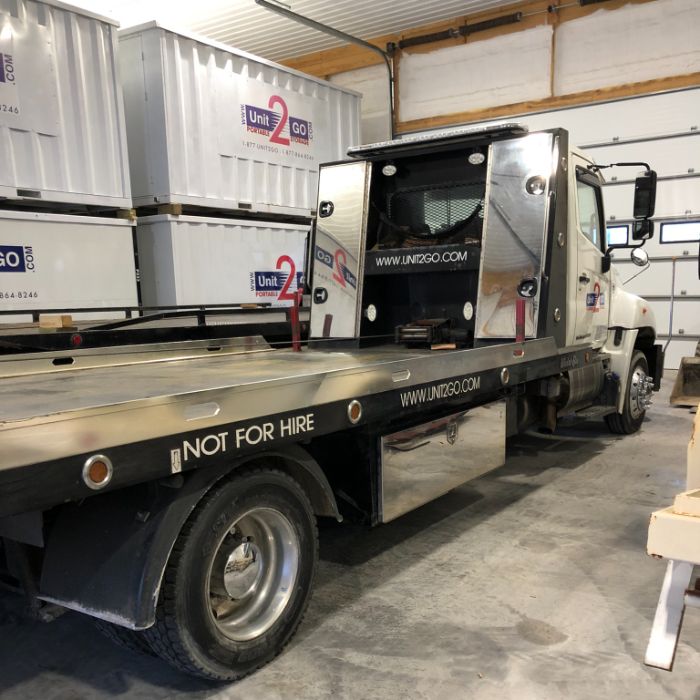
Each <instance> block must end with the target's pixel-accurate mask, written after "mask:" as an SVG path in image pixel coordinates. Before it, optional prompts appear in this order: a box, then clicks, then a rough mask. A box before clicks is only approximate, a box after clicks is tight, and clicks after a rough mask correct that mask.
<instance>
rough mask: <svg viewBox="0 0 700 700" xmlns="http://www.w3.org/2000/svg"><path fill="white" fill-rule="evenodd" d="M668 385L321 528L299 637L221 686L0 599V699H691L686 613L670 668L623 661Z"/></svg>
mask: <svg viewBox="0 0 700 700" xmlns="http://www.w3.org/2000/svg"><path fill="white" fill-rule="evenodd" d="M672 379H673V376H672V375H671V376H669V377H668V378H667V379H666V380H665V384H664V387H663V390H662V394H661V395H660V396H659V397H657V399H656V400H655V404H654V406H653V408H652V409H651V411H650V413H649V419H648V420H647V422H646V423H645V425H644V427H643V430H642V431H641V433H639V434H637V435H634V436H632V437H626V438H617V437H612V436H610V435H609V434H607V432H606V431H605V429H604V427H603V425H602V423H590V424H586V425H582V426H579V427H576V428H575V429H574V428H571V429H568V430H566V431H564V436H563V439H544V438H539V437H531V436H524V437H520V438H518V439H517V440H515V441H514V442H513V443H512V444H511V445H510V446H509V457H508V462H507V465H506V466H505V467H503V468H502V469H499V470H497V471H495V472H492V473H491V474H489V475H487V476H486V477H484V478H482V479H479V480H478V481H475V482H473V483H472V484H470V485H469V486H464V487H462V488H460V489H457V490H456V491H454V492H452V493H450V494H448V495H447V496H445V497H443V498H441V499H440V500H438V501H436V502H434V503H431V504H429V505H427V506H424V507H423V508H420V509H419V510H417V511H415V512H413V513H411V514H409V515H407V516H404V517H403V518H400V519H399V520H397V521H395V522H393V523H391V524H390V525H387V526H383V527H380V528H376V529H374V530H372V531H369V532H368V531H366V530H363V529H361V528H357V527H349V526H332V527H325V528H323V530H322V533H321V542H322V551H321V565H320V571H319V575H318V579H317V585H316V592H315V595H314V597H313V599H312V601H311V606H310V609H309V612H308V614H307V617H306V620H305V621H304V623H303V625H302V627H301V629H300V631H299V633H298V634H297V636H296V637H295V639H294V641H293V642H292V644H291V645H290V647H289V648H288V649H287V650H286V651H285V653H284V654H282V656H280V657H279V658H278V659H277V660H276V661H274V662H273V663H272V664H270V665H269V666H267V667H266V668H264V669H263V670H261V671H259V672H258V673H256V674H255V675H254V676H252V677H250V678H248V679H246V680H244V681H242V682H240V683H238V684H234V685H230V686H218V687H212V686H210V685H207V684H206V683H203V682H199V681H196V680H193V679H190V678H187V677H184V676H182V675H180V674H178V673H177V672H175V671H174V670H171V669H170V667H169V666H167V665H165V664H164V663H162V662H160V661H158V660H156V659H152V658H147V657H140V656H136V655H132V654H130V653H128V652H125V651H121V650H119V649H117V648H115V647H112V645H111V644H110V643H109V642H108V641H107V640H105V639H103V638H102V636H101V635H100V634H99V633H98V632H96V631H95V630H94V629H93V627H92V626H91V624H90V622H89V620H88V619H86V618H83V617H81V616H79V615H77V614H74V613H67V614H65V615H64V616H62V617H61V618H59V619H58V620H56V621H55V622H53V623H51V624H48V625H46V624H41V623H37V622H33V621H30V620H28V619H27V618H26V617H24V616H23V614H22V607H23V605H22V601H21V600H19V599H17V598H15V597H12V596H9V595H7V594H4V593H3V594H0V629H1V632H0V697H2V698H3V700H4V699H8V700H9V699H10V698H13V699H14V698H41V699H42V700H53V699H59V698H60V699H61V700H69V699H71V700H72V699H74V698H89V697H99V698H107V697H118V696H124V697H129V698H198V699H199V698H215V697H216V698H255V699H256V700H262V699H265V698H328V697H331V696H333V697H334V698H353V699H354V698H363V699H364V698H382V699H387V698H441V699H443V698H466V697H470V698H498V699H499V700H501V699H503V698H517V699H518V700H526V699H528V698H537V700H544V699H547V698H557V699H558V698H585V699H586V700H588V699H590V698H626V697H630V698H634V699H635V700H640V699H644V698H660V699H661V698H664V699H666V698H697V697H700V678H699V677H698V674H697V669H698V665H699V663H700V652H699V649H700V611H693V610H691V611H690V612H689V613H688V615H687V616H686V622H685V627H684V630H683V635H682V642H681V644H680V645H679V649H678V654H677V657H676V669H675V670H674V671H673V673H666V672H663V671H658V670H653V669H650V668H647V667H645V666H644V665H642V663H641V659H642V658H643V656H644V649H645V646H646V642H647V636H648V634H649V629H650V625H651V620H652V616H653V612H654V608H655V605H656V601H657V597H658V593H659V589H660V586H661V580H662V577H663V574H664V564H663V563H662V562H660V561H656V560H653V559H651V558H650V557H648V556H646V554H645V542H646V531H647V523H648V519H649V513H650V512H651V511H652V510H653V509H655V508H658V507H660V506H664V505H667V504H668V503H670V502H671V500H672V498H673V495H674V494H675V493H676V492H678V491H680V490H682V489H683V487H684V483H685V481H684V479H685V450H686V446H687V442H688V439H689V436H690V429H691V424H692V414H691V413H690V412H689V411H688V410H687V409H678V408H676V409H671V408H670V407H669V406H668V394H669V389H670V383H671V381H672Z"/></svg>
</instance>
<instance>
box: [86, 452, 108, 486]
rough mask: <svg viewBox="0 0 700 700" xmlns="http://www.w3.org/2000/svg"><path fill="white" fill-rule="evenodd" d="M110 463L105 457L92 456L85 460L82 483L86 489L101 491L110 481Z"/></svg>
mask: <svg viewBox="0 0 700 700" xmlns="http://www.w3.org/2000/svg"><path fill="white" fill-rule="evenodd" d="M113 471H114V469H113V467H112V461H111V460H110V458H109V457H106V456H105V455H93V456H92V457H89V458H88V459H87V460H85V464H84V466H83V481H84V482H85V485H86V486H87V487H88V488H91V489H93V490H95V491H98V490H99V489H103V488H104V487H105V486H107V484H108V483H109V482H110V481H111V480H112V473H113Z"/></svg>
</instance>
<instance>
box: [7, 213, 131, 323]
mask: <svg viewBox="0 0 700 700" xmlns="http://www.w3.org/2000/svg"><path fill="white" fill-rule="evenodd" d="M137 304H138V296H137V291H136V266H135V262H134V240H133V229H132V226H131V224H130V223H129V222H128V221H125V220H123V219H106V218H97V217H92V216H70V215H66V214H43V213H41V214H37V213H33V212H17V211H7V210H0V322H2V323H12V324H15V323H26V322H30V321H31V320H32V316H31V315H26V316H25V315H23V314H22V315H20V314H17V315H15V314H13V315H8V314H5V315H3V314H2V312H3V311H21V310H25V309H26V310H27V311H31V310H32V309H42V310H43V309H55V310H57V311H58V310H60V311H68V310H70V309H75V308H96V307H109V306H137ZM72 315H73V318H74V319H76V320H78V319H80V320H89V319H102V318H104V319H108V318H110V319H113V318H123V317H124V316H125V313H124V312H117V311H114V312H107V311H105V312H99V311H98V312H93V313H82V314H72Z"/></svg>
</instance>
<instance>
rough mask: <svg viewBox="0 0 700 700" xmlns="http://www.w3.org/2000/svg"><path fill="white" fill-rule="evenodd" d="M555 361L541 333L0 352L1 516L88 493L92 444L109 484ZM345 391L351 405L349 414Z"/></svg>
mask: <svg viewBox="0 0 700 700" xmlns="http://www.w3.org/2000/svg"><path fill="white" fill-rule="evenodd" d="M560 364H561V357H560V353H559V352H558V350H557V348H556V346H555V344H554V341H553V340H552V339H551V338H545V339H539V340H532V341H527V342H525V343H521V344H515V343H506V344H502V345H496V346H489V347H483V348H476V349H466V350H448V351H430V350H412V349H406V348H400V347H396V346H388V347H385V348H378V349H366V350H351V351H339V350H325V349H324V350H320V349H318V350H315V349H308V348H306V349H304V350H303V351H302V352H294V351H292V350H273V349H270V348H269V346H267V344H266V343H265V342H264V341H263V340H262V338H259V337H255V338H242V339H240V338H239V339H236V340H235V341H234V340H232V341H230V342H229V343H219V344H217V345H214V346H212V343H208V344H207V343H192V344H186V343H179V344H174V346H173V347H171V348H168V347H161V346H153V347H149V348H144V349H141V351H135V350H134V348H133V347H131V348H111V349H109V350H108V351H103V352H95V351H83V352H76V353H58V354H55V355H47V354H41V355H22V356H15V358H14V359H12V358H3V359H2V360H1V361H0V377H2V383H1V384H0V446H1V449H0V489H2V492H3V494H4V497H3V499H2V508H1V509H0V516H2V515H8V514H11V513H19V512H26V511H27V510H28V509H30V508H37V509H38V508H46V507H47V506H49V505H51V504H58V503H60V502H64V501H68V500H75V499H79V498H82V497H85V496H89V495H91V494H92V492H91V491H90V490H89V489H88V488H87V487H86V486H85V484H84V483H83V481H82V479H81V471H82V468H83V464H84V462H85V460H86V459H87V458H89V457H90V456H92V455H94V454H106V455H107V456H108V457H109V458H110V460H111V461H112V463H113V464H114V477H113V479H112V481H111V483H110V485H109V487H108V489H113V488H119V487H122V486H125V485H128V484H131V483H137V482H141V481H147V480H150V479H153V478H158V477H166V476H170V475H172V474H173V473H178V472H180V471H185V470H188V469H191V468H195V467H199V466H203V465H206V464H207V463H209V462H213V461H214V459H216V458H218V459H221V458H224V457H226V458H235V457H236V456H238V455H239V454H245V453H246V452H251V451H260V450H261V449H265V448H267V449H274V448H276V447H278V446H279V445H280V444H284V443H289V442H299V441H301V440H304V439H311V438H315V437H317V436H320V435H324V434H328V433H331V432H335V431H338V430H344V429H349V428H353V427H359V426H362V425H365V424H367V423H370V424H372V423H378V422H382V421H384V422H386V421H389V420H391V418H392V417H393V416H396V415H397V414H398V413H399V412H401V414H402V415H404V416H405V415H412V414H420V413H425V412H430V411H435V410H436V409H439V407H440V406H449V407H452V406H459V405H469V404H470V403H472V402H476V401H477V400H483V398H484V396H486V395H488V394H493V393H494V392H498V391H501V390H502V389H503V388H504V387H506V386H507V384H508V383H510V384H511V385H515V384H518V383H520V382H522V381H526V380H530V379H536V378H538V377H545V376H549V375H551V374H553V373H556V372H558V371H559V369H560ZM504 370H505V371H504ZM352 400H358V401H360V402H361V404H362V416H361V418H360V420H359V421H358V422H357V424H356V425H353V424H351V422H350V421H349V419H348V413H347V407H348V402H350V401H352ZM38 484H41V488H37V485H38Z"/></svg>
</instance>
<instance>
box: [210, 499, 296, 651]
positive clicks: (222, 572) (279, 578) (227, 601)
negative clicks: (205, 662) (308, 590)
mask: <svg viewBox="0 0 700 700" xmlns="http://www.w3.org/2000/svg"><path fill="white" fill-rule="evenodd" d="M299 551H300V548H299V538H298V535H297V533H296V531H295V529H294V527H293V526H292V523H291V521H290V520H289V519H288V518H287V517H286V516H285V515H284V514H283V513H281V512H280V511H278V510H274V509H273V508H253V509H252V510H249V511H248V512H246V513H245V514H244V515H242V516H241V517H239V518H238V519H237V520H236V521H235V522H234V523H233V524H232V525H231V526H230V527H229V529H228V530H227V532H226V534H225V535H224V536H223V538H222V539H221V540H220V542H219V544H218V547H217V549H216V553H215V555H214V557H213V558H212V561H211V565H210V567H209V573H208V576H207V591H208V594H209V600H208V606H209V612H210V614H211V617H212V619H213V621H214V624H215V625H216V626H217V628H218V629H219V631H220V632H221V633H222V634H224V635H225V636H226V637H228V638H229V639H231V640H233V641H236V642H244V641H249V640H251V639H255V638H256V637H259V636H260V635H262V634H264V633H265V632H266V631H267V630H269V629H270V628H271V627H272V626H273V625H274V624H275V622H277V620H278V619H279V618H280V616H281V615H282V613H283V612H284V610H285V609H286V607H287V605H288V604H289V601H290V599H291V597H292V593H293V591H294V586H295V584H296V580H297V574H298V572H299Z"/></svg>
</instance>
